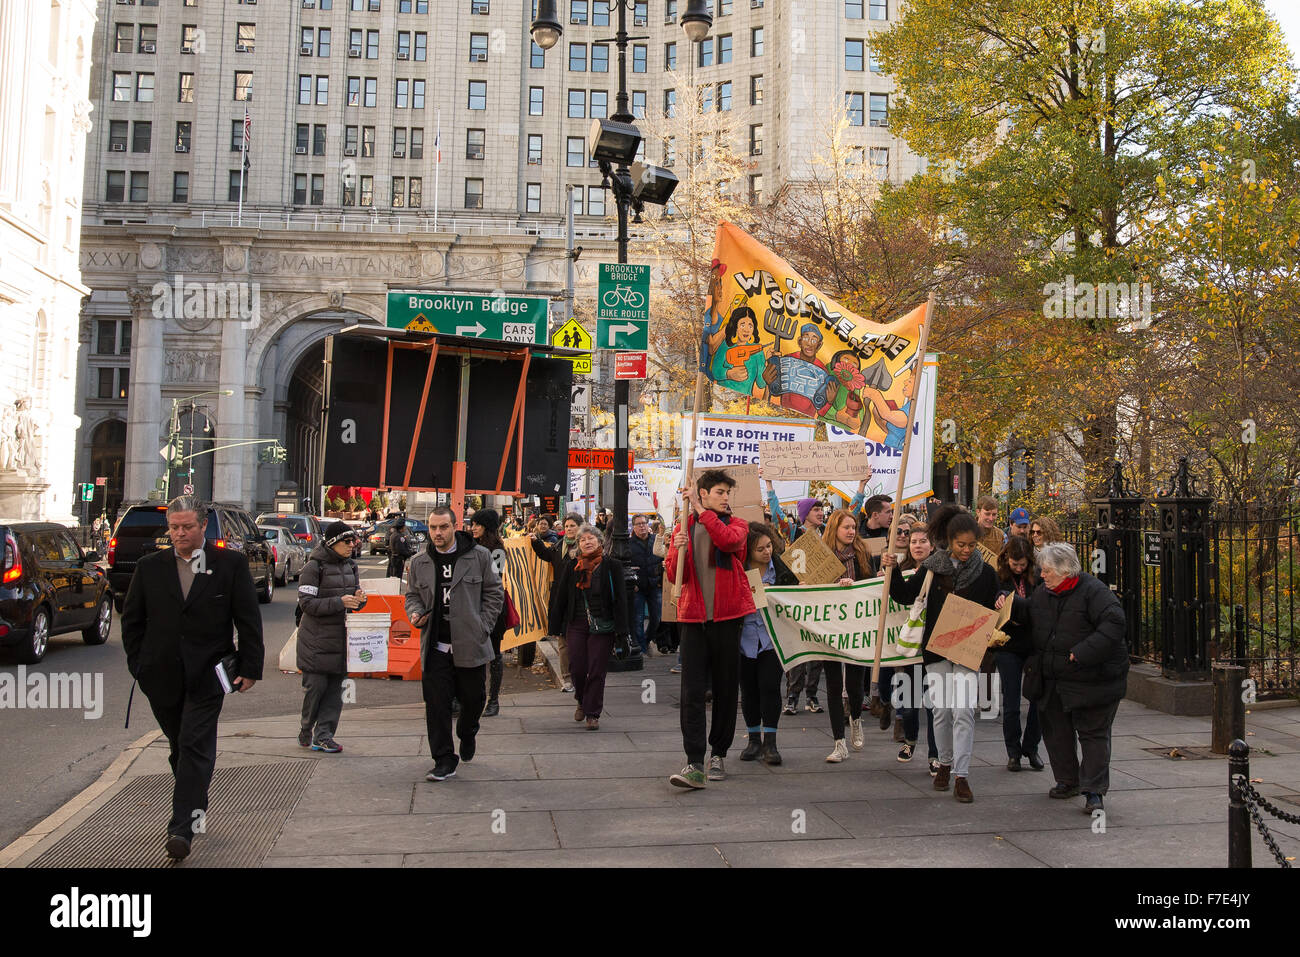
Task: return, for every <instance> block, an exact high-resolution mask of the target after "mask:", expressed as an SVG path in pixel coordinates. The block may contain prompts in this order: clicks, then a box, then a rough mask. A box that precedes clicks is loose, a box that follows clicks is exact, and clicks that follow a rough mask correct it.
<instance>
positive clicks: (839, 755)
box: [826, 738, 849, 764]
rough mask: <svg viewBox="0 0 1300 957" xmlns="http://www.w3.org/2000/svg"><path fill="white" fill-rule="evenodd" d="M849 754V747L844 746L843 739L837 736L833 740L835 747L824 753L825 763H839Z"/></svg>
mask: <svg viewBox="0 0 1300 957" xmlns="http://www.w3.org/2000/svg"><path fill="white" fill-rule="evenodd" d="M848 756H849V749H848V748H847V747H845V746H844V739H843V738H839V739H838V740H837V741H836V742H835V748H834V749H833V750H832V751H831V753H830V754H828V755H826V763H827V764H839V763H840V762H841V761H843V760H845V759H846V758H848Z"/></svg>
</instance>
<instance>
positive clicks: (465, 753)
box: [460, 738, 477, 761]
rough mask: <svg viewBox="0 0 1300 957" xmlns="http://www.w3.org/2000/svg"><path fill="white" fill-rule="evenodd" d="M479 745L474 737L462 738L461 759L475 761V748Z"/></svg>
mask: <svg viewBox="0 0 1300 957" xmlns="http://www.w3.org/2000/svg"><path fill="white" fill-rule="evenodd" d="M476 747H477V745H476V744H475V741H474V739H473V738H461V739H460V759H461V760H462V761H473V760H474V750H475V748H476Z"/></svg>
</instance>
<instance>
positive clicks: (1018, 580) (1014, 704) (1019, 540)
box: [993, 535, 1043, 771]
mask: <svg viewBox="0 0 1300 957" xmlns="http://www.w3.org/2000/svg"><path fill="white" fill-rule="evenodd" d="M1038 582H1039V577H1038V566H1037V565H1035V564H1034V546H1033V545H1031V544H1029V539H1027V538H1023V537H1021V536H1020V535H1012V536H1011V537H1010V538H1009V539H1007V543H1006V545H1005V546H1003V548H1002V553H1001V554H1000V555H998V590H999V592H1000V593H1001V594H1004V595H1012V596H1014V597H1016V598H1028V597H1029V596H1030V595H1031V594H1032V593H1033V591H1034V588H1036V587H1037V585H1038ZM1003 630H1004V631H1006V633H1007V636H1008V637H1007V641H1006V643H1005V644H1004V645H1002V646H1001V647H1000V648H998V650H997V653H996V654H995V655H994V659H993V660H994V663H995V664H996V665H997V669H998V677H999V678H1000V680H1001V684H1002V740H1003V741H1004V742H1005V743H1006V746H1007V770H1008V771H1019V770H1020V769H1021V766H1020V759H1021V758H1027V759H1028V760H1029V766H1030V767H1031V768H1033V769H1034V770H1035V771H1041V770H1043V759H1042V758H1040V757H1039V756H1038V743H1039V742H1040V741H1042V740H1043V733H1042V731H1041V730H1040V729H1039V725H1038V702H1037V701H1030V702H1029V714H1028V715H1027V716H1026V717H1025V726H1024V732H1023V734H1022V732H1021V727H1020V699H1021V695H1020V676H1021V675H1022V674H1023V673H1024V670H1025V660H1026V659H1027V658H1028V657H1029V656H1030V655H1031V654H1033V650H1034V645H1033V640H1032V638H1031V637H1030V634H1029V628H1028V626H1026V625H1022V624H1017V623H1016V622H1014V621H1009V622H1007V624H1006V626H1005V628H1004V629H1003Z"/></svg>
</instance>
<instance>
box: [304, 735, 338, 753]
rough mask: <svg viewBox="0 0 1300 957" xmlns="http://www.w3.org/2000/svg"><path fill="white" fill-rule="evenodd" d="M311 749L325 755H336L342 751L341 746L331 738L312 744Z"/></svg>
mask: <svg viewBox="0 0 1300 957" xmlns="http://www.w3.org/2000/svg"><path fill="white" fill-rule="evenodd" d="M311 749H312V750H313V751H324V752H325V753H326V754H338V753H339V752H341V751H342V750H343V745H341V744H339V743H338V742H337V741H335V740H334V739H333V738H321V739H320V740H319V741H316V742H314V743H313V744H312V746H311Z"/></svg>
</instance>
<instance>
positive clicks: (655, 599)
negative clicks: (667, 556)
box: [627, 515, 664, 658]
mask: <svg viewBox="0 0 1300 957" xmlns="http://www.w3.org/2000/svg"><path fill="white" fill-rule="evenodd" d="M627 554H628V560H629V562H630V563H631V565H632V567H633V568H635V569H636V595H635V597H634V598H633V601H632V634H633V636H634V637H635V638H636V643H637V644H638V645H640V646H641V654H643V655H645V656H646V657H647V658H649V657H651V655H652V651H651V649H652V648H653V647H654V638H655V637H656V636H657V635H658V634H659V612H660V608H661V606H662V604H663V591H662V586H663V576H664V563H663V559H662V558H660V557H659V556H658V555H656V554H655V538H654V536H653V535H651V534H650V521H649V519H648V518H647V517H646V516H645V515H637V516H636V517H634V518H633V519H632V537H631V538H629V539H628V543H627ZM647 614H648V615H649V616H650V628H649V629H648V630H647V629H646V627H645V619H646V615H647Z"/></svg>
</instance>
